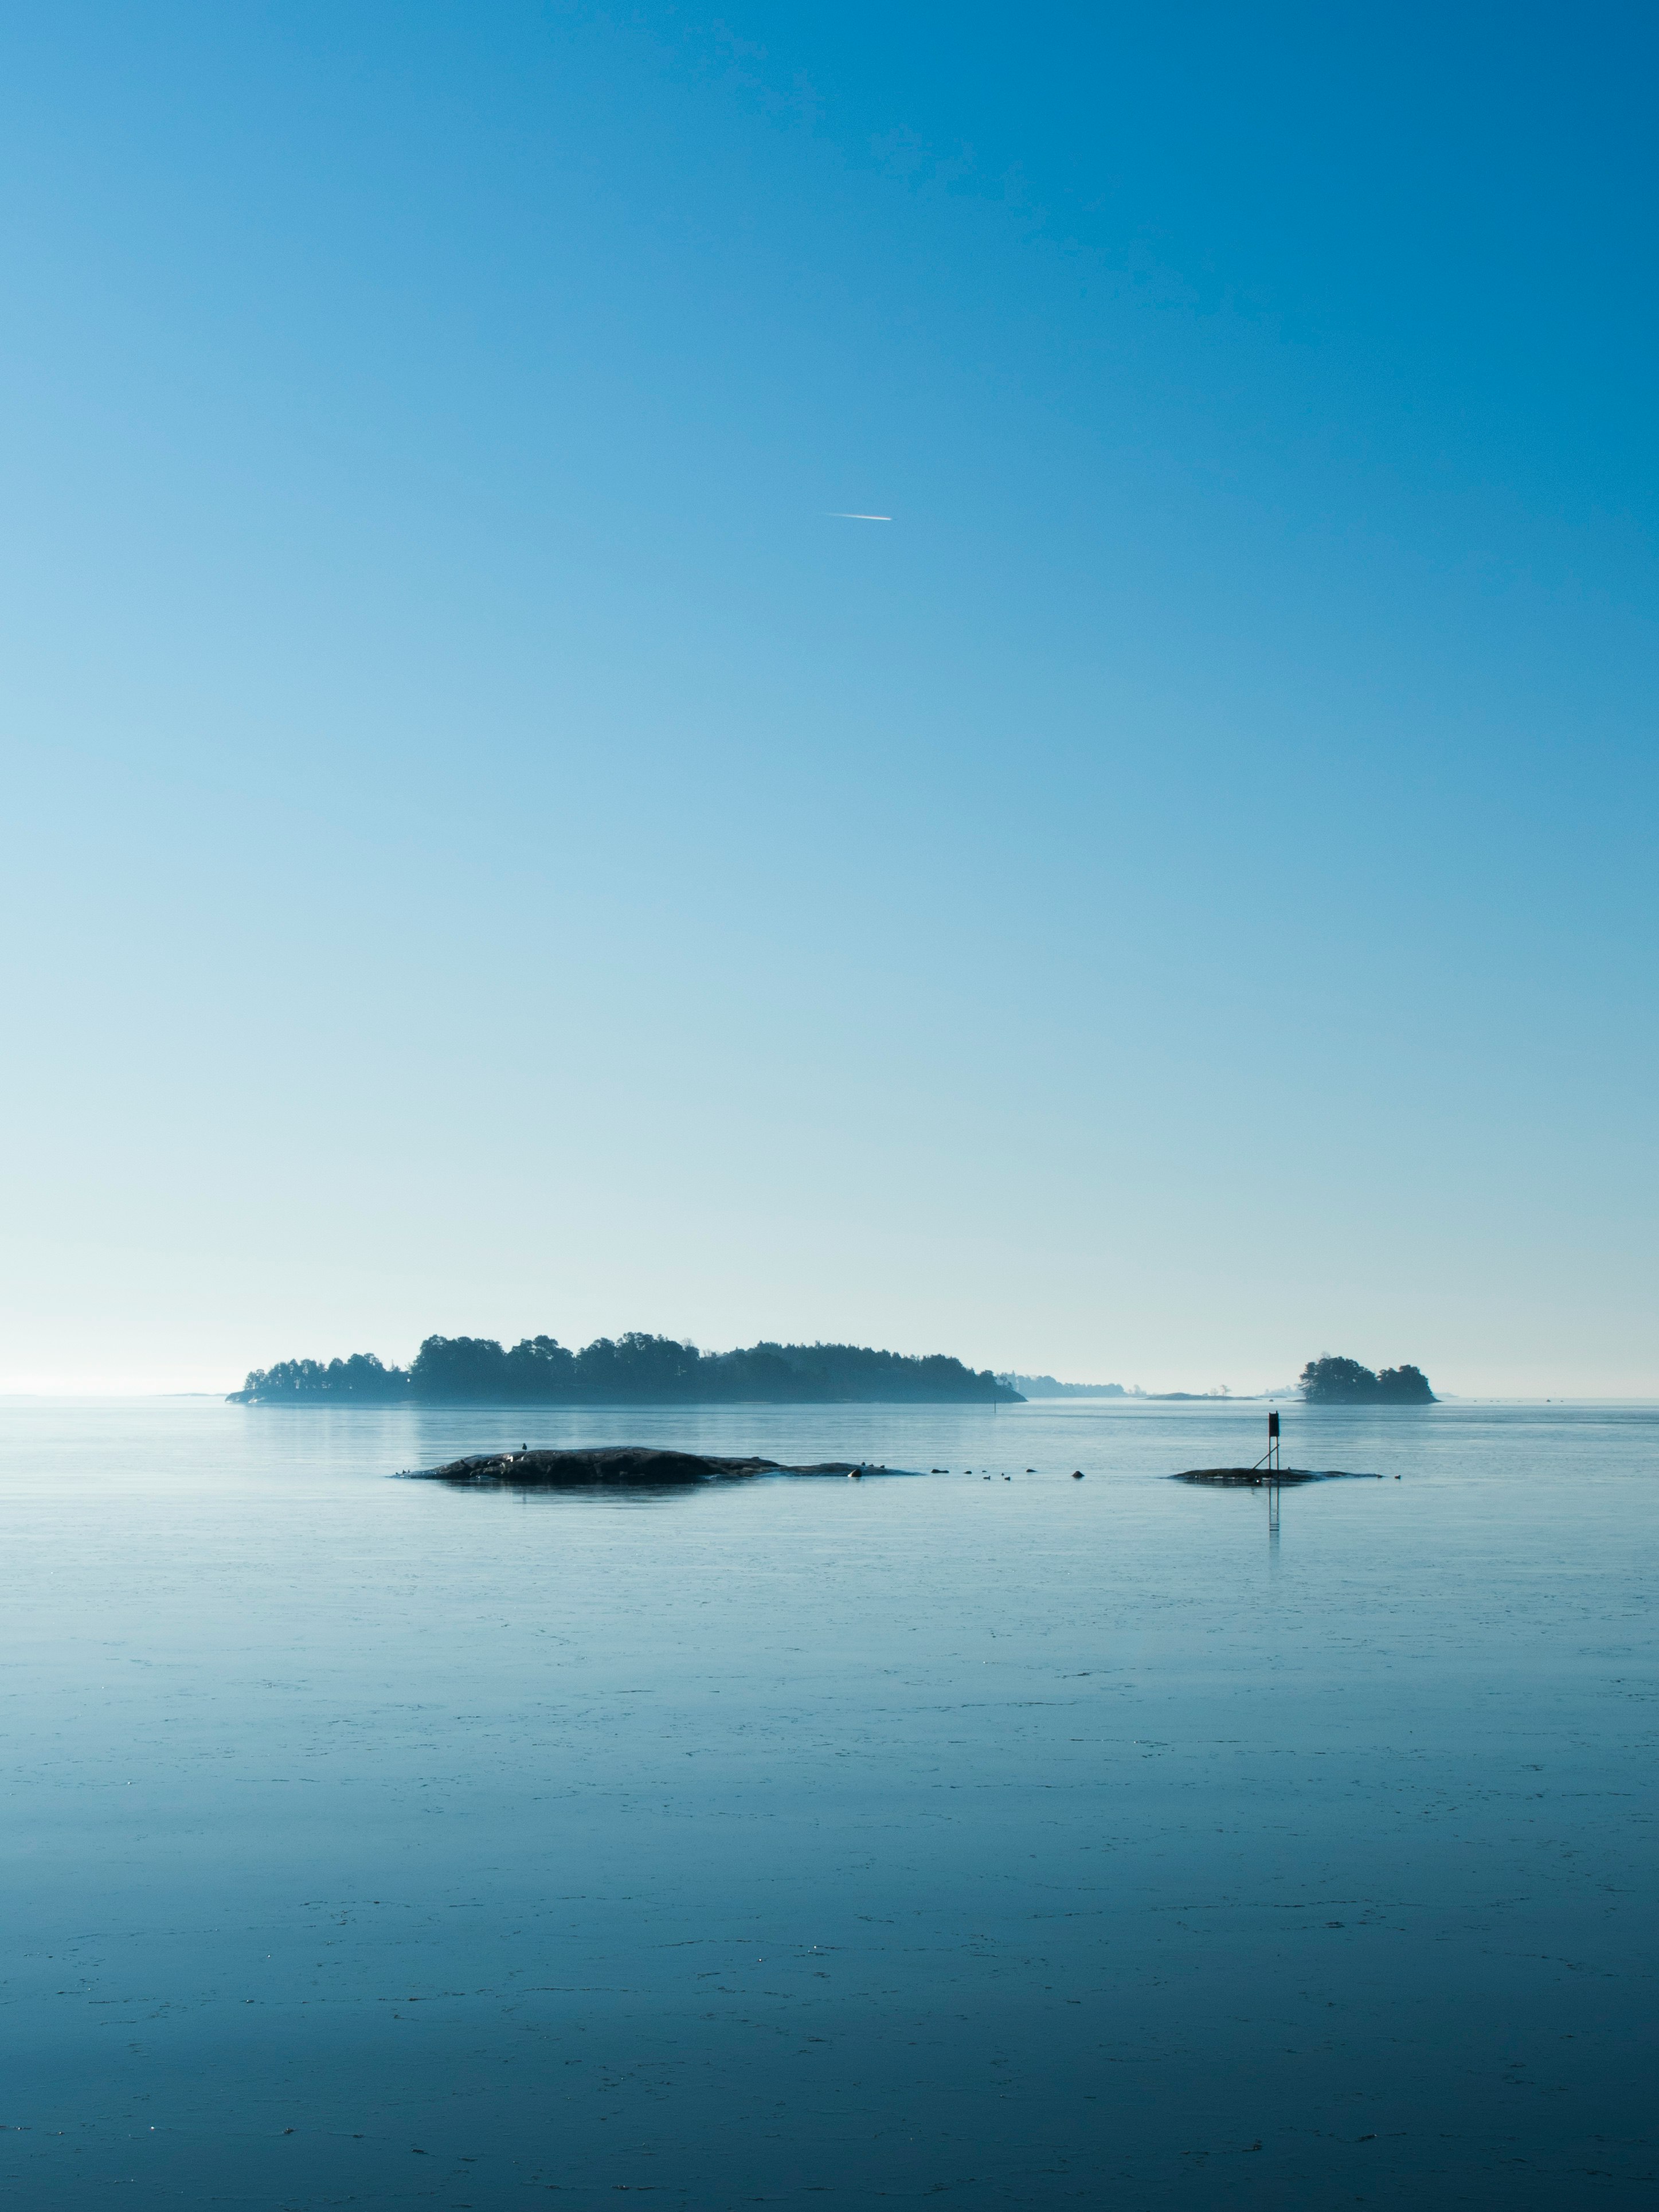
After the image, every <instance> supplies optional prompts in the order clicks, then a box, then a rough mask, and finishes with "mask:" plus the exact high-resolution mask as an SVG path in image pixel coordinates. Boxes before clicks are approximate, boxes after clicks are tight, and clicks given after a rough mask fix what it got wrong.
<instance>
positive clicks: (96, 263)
mask: <svg viewBox="0 0 1659 2212" xmlns="http://www.w3.org/2000/svg"><path fill="white" fill-rule="evenodd" d="M1656 45H1659V29H1656V26H1655V24H1654V21H1653V19H1652V17H1651V15H1650V13H1649V12H1648V11H1644V10H1641V9H1636V8H1634V7H1606V6H1595V5H1592V6H1590V7H1589V8H1583V7H1578V8H1575V9H1567V8H1566V7H1565V6H1559V7H1547V8H1545V7H1526V6H1522V7H1520V8H1516V7H1513V6H1510V7H1506V8H1504V9H1498V8H1497V7H1495V6H1487V7H1461V8H1460V7H1454V8H1452V9H1444V8H1434V9H1430V8H1427V7H1425V6H1421V5H1407V6H1405V7H1403V8H1401V9H1393V10H1389V11H1387V12H1386V14H1381V13H1376V12H1375V11H1373V12H1372V13H1370V14H1357V13H1348V14H1346V15H1338V14H1337V13H1335V12H1334V11H1331V10H1329V9H1316V8H1313V7H1275V6H1267V7H1263V8H1256V9H1236V8H1226V7H1218V6H1189V7H1181V6H1177V7H1176V8H1174V9H1164V10H1158V11H1148V10H1146V9H1133V10H1131V9H1100V8H1097V7H1090V8H1086V9H1085V8H1081V7H1071V6H1062V7H1054V8H1051V9H1045V10H1039V11H1037V12H1036V14H1035V15H1031V14H1030V13H1029V12H1028V13H1027V14H1024V15H1015V14H1012V13H1010V12H1009V11H1008V10H1006V9H994V10H993V9H987V8H983V7H975V6H968V7H965V8H964V7H963V6H959V5H958V6H952V7H951V8H949V9H945V8H944V7H941V6H937V5H932V4H927V5H919V6H915V7H910V8H901V9H891V8H884V9H877V8H874V7H871V6H868V5H866V4H863V0H854V4H850V5H848V6H845V7H842V8H840V9H835V10H833V11H831V10H816V11H814V10H805V9H798V10H790V9H779V8H776V7H771V8H765V7H762V6H759V5H757V4H750V0H722V9H721V12H720V16H719V18H718V19H715V18H712V17H711V18H702V17H698V16H696V15H691V14H688V13H686V12H684V11H683V10H680V9H673V8H670V7H666V6H658V5H655V4H653V3H652V0H645V4H643V5H641V6H638V7H632V8H629V9H625V10H621V9H619V10H615V11H608V10H606V9H601V8H595V7H588V6H585V5H580V4H576V5H570V6H558V5H532V4H514V0H503V4H501V5H496V6H492V7H491V8H489V9H466V8H462V7H459V6H455V5H433V4H427V3H426V0H400V4H398V5H395V6H394V5H391V4H385V5H380V4H374V5H355V4H350V0H348V4H345V5H343V6H341V5H329V6H326V7H325V6H322V5H320V4H286V5H284V4H267V5H249V6H246V7H241V8H237V9H219V8H213V7H210V6H207V5H191V6H178V5H170V4H167V0H158V3H157V4H154V5H148V6H146V7H145V8H143V9H129V8H125V7H118V6H114V5H101V6H100V5H77V4H75V0H55V4H53V5H52V6H50V7H48V6H45V5H31V4H23V5H20V6H17V7H15V8H13V9H9V10H8V11H7V15H6V19H5V21H4V24H3V26H0V108H3V115H4V130H3V132H0V173H3V179H4V192H3V202H0V225H3V230H0V250H3V256H4V268H5V287H6V299H7V306H8V317H7V320H8V342H7V344H6V346H5V348H4V349H3V351H0V395H3V409H0V441H3V466H4V504H5V513H6V520H7V528H6V530H5V532H4V560H5V564H6V567H5V589H4V599H3V608H4V613H3V620H4V626H5V636H4V668H5V672H4V678H3V689H0V697H3V702H4V720H3V733H4V743H5V746H6V753H7V775H6V792H7V796H8V801H9V804H8V805H7V807H6V809H5V815H4V819H5V824H6V830H5V839H6V842H5V867H4V897H5V900H6V902H7V909H8V912H7V930H6V944H7V957H8V966H9V990H8V994H7V999H8V1010H7V1030H8V1034H9V1042H10V1046H11V1052H10V1054H9V1080H8V1082H7V1084H6V1086H5V1096H4V1115H5V1122H6V1143H5V1176H6V1234H5V1237H4V1253H5V1263H4V1264H5V1282H4V1305H5V1311H4V1320H3V1346H4V1350H3V1358H0V1388H3V1389H14V1390H15V1389H115V1388H140V1389H173V1388H185V1389H219V1388H225V1389H229V1388H233V1387H234V1386H235V1385H236V1384H238V1383H240V1380H241V1378H242V1376H243V1374H244V1372H245V1371H246V1369H247V1368H249V1367H250V1366H252V1365H255V1364H260V1365H263V1364H267V1363H268V1362H270V1361H271V1360H274V1359H276V1358H283V1357H287V1356H291V1355H296V1354H313V1355H319V1356H326V1355H328V1354H331V1353H334V1352H350V1351H354V1350H367V1351H375V1352H380V1354H381V1355H382V1356H383V1357H385V1358H406V1357H408V1355H409V1354H410V1352H412V1351H413V1350H414V1348H415V1346H416V1344H417V1342H418V1341H419V1340H420V1338H421V1337H422V1336H423V1335H424V1334H428V1332H430V1331H434V1330H439V1331H442V1332H444V1333H446V1334H460V1333H472V1334H489V1335H496V1336H501V1337H503V1338H506V1339H507V1340H512V1339H513V1338H516V1337H518V1336H520V1335H523V1334H533V1333H536V1332H538V1331H547V1332H550V1333H551V1334H554V1335H556V1336H557V1337H559V1338H560V1339H561V1340H563V1341H564V1342H567V1343H571V1344H580V1343H582V1342H585V1341H586V1340H588V1339H589V1338H591V1337H592V1336H595V1335H598V1334H616V1333H617V1332H619V1331H621V1330H623V1329H626V1328H648V1329H660V1330H663V1331H665V1332H668V1333H671V1334H678V1335H684V1336H689V1337H690V1338H692V1339H694V1340H696V1341H697V1342H699V1343H701V1344H703V1345H705V1346H711V1347H723V1346H728V1345H732V1344H738V1343H748V1342H751V1341H753V1340H755V1339H756V1338H757V1337H761V1336H768V1337H775V1338H784V1339H808V1340H810V1339H814V1338H829V1339H848V1340H854V1341H858V1342H865V1343H872V1344H877V1345H884V1346H891V1347H893V1348H895V1349H897V1350H902V1351H913V1352H925V1351H946V1352H955V1353H957V1354H958V1355H959V1356H961V1357H962V1358H965V1359H967V1360H969V1361H970V1362H971V1363H972V1364H975V1365H994V1366H998V1367H1008V1366H1017V1367H1018V1368H1020V1369H1023V1370H1028V1371H1032V1370H1047V1371H1050V1372H1053V1373H1055V1374H1058V1375H1060V1376H1066V1377H1072V1378H1077V1379H1084V1380H1098V1381H1121V1382H1123V1383H1139V1384H1141V1385H1143V1386H1145V1387H1146V1388H1148V1389H1207V1388H1210V1387H1212V1386H1213V1385H1216V1384H1218V1383H1227V1384H1230V1385H1231V1387H1232V1388H1233V1389H1237V1390H1244V1389H1252V1388H1255V1387H1260V1386H1272V1385H1276V1384H1280V1383H1285V1382H1286V1381H1288V1380H1289V1379H1290V1378H1291V1376H1293V1375H1294V1374H1295V1373H1296V1371H1297V1370H1298V1369H1299V1368H1300V1366H1301V1365H1302V1364H1303V1363H1304V1360H1306V1359H1307V1358H1310V1356H1312V1355H1314V1354H1316V1353H1317V1352H1324V1351H1332V1352H1346V1353H1348V1354H1351V1355H1352V1356H1354V1357H1356V1358H1361V1359H1364V1360H1366V1361H1368V1362H1369V1363H1370V1364H1374V1365H1380V1364H1393V1363H1395V1362H1397V1361H1401V1360H1413V1361H1415V1362H1416V1363H1418V1364H1419V1365H1421V1366H1422V1367H1424V1368H1425V1370H1426V1371H1427V1372H1428V1374H1429V1375H1430V1376H1431V1379H1432V1380H1433V1381H1434V1383H1436V1385H1437V1387H1443V1388H1444V1389H1448V1390H1450V1391H1453V1392H1457V1393H1461V1394H1464V1395H1491V1394H1512V1395H1526V1396H1542V1395H1659V1334H1656V1319H1659V1316H1656V1296H1655V1280H1654V1276H1655V1267H1654V1253H1655V1249H1656V1229H1659V1220H1656V1214H1659V1206H1656V1178H1655V1155H1654V1139H1653V1126H1652V1125H1653V1097H1654V1091H1655V1069H1654V1060H1655V1048H1654V1022H1653V1005H1652V998H1653V981H1652V977H1653V954H1654V949H1655V947H1654V940H1655V872H1654V866H1653V820H1654V801H1655V784H1656V774H1655V748H1654V738H1653V724H1654V702H1655V672H1656V671H1655V608H1656V567H1655V525H1656V520H1659V497H1656V483H1655V446H1656V422H1655V410H1654V406H1653V398H1652V380H1653V360H1654V336H1655V332H1654V324H1655V318H1656V309H1655V306H1654V299H1655V288H1654V284H1653V262H1654V258H1655V247H1654V243H1653V240H1654V236H1655V224H1654V216H1655V205H1654V202H1655V191H1654V179H1653V168H1654V155H1653V153H1652V150H1651V143H1652V134H1651V130H1650V122H1649V119H1648V118H1647V115H1646V112H1645V108H1646V103H1647V100H1648V98H1649V94H1648V89H1647V88H1648V87H1649V86H1650V83H1651V82H1652V77H1653V70H1654V64H1655V61H1656V52H1655V48H1656ZM860 513H871V514H879V515H890V516H891V517H892V521H891V523H890V526H886V527H884V528H881V529H872V528H866V527H863V526H860V525H859V524H857V523H854V522H852V521H848V520H841V519H839V518H840V517H842V516H843V515H847V514H860Z"/></svg>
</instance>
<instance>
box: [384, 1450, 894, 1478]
mask: <svg viewBox="0 0 1659 2212" xmlns="http://www.w3.org/2000/svg"><path fill="white" fill-rule="evenodd" d="M411 1472H413V1473H416V1474H422V1475H428V1476H431V1477H432V1478H434V1479H435V1480H438V1481H441V1482H457V1483H477V1484H495V1483H507V1484H510V1485H513V1486H519V1485H525V1486H534V1487H536V1488H553V1487H574V1486H578V1485H586V1484H592V1483H635V1484H641V1485H647V1486H654V1485H658V1484H663V1483H688V1482H711V1481H717V1480H729V1479H731V1478H733V1477H738V1476H744V1475H756V1474H866V1473H870V1474H885V1473H886V1472H887V1470H886V1469H885V1468H869V1469H866V1468H863V1467H862V1466H860V1464H859V1463H858V1462H856V1461H853V1460H833V1461H827V1462H824V1463H823V1465H821V1466H818V1467H783V1466H781V1465H780V1464H779V1462H777V1461H776V1460H774V1459H715V1458H710V1457H708V1456H706V1455H704V1454H703V1453H702V1452H684V1451H666V1450H664V1449H661V1448H660V1447H659V1446H658V1445H655V1444H599V1445H595V1446H593V1447H592V1449H586V1450H575V1451H516V1452H477V1453H474V1454H473V1455H471V1456H470V1457H469V1458H466V1459H454V1460H451V1461H450V1462H448V1464H447V1466H444V1467H424V1468H415V1469H413V1470H411Z"/></svg>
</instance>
